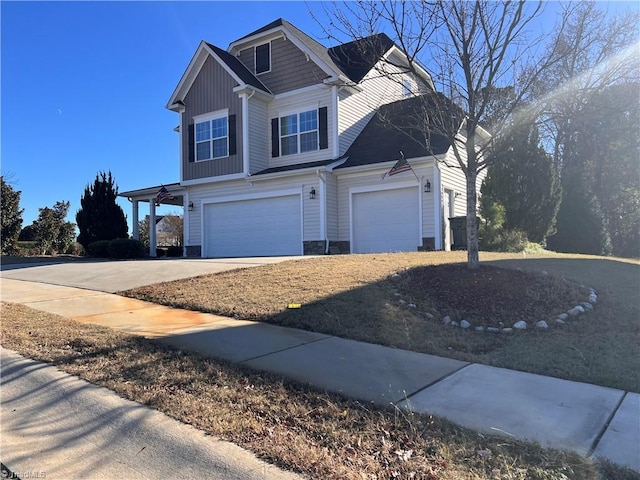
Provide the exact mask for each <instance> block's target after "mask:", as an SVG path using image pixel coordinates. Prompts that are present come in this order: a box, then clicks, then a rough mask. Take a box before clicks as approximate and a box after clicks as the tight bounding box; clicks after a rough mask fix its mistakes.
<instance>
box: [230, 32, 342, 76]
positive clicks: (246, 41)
mask: <svg viewBox="0 0 640 480" xmlns="http://www.w3.org/2000/svg"><path fill="white" fill-rule="evenodd" d="M276 32H282V35H283V36H284V38H285V40H289V41H290V42H291V43H293V44H294V45H295V46H296V47H298V49H299V50H300V51H302V53H306V54H307V55H309V58H311V59H312V60H313V63H315V64H316V65H318V67H320V68H321V69H322V70H323V71H324V72H325V73H326V74H327V75H330V76H337V75H340V74H341V72H340V71H338V70H336V69H333V68H332V67H330V66H329V65H327V63H325V62H324V61H322V60H321V59H320V57H318V55H316V53H315V52H314V51H313V50H311V49H309V48H307V46H306V45H305V43H304V42H302V41H301V40H300V39H299V38H298V37H297V36H296V35H295V34H294V33H293V32H292V31H290V30H289V29H288V28H287V27H286V26H284V25H278V26H277V27H274V28H273V29H271V30H267V31H266V32H260V33H257V34H255V35H253V36H251V37H247V38H243V39H240V40H236V41H235V42H232V43H231V44H230V45H229V49H228V51H229V52H231V53H234V54H235V53H236V52H241V51H243V50H246V49H247V48H250V47H251V44H252V43H254V42H262V43H264V39H265V38H269V39H270V41H273V40H276V39H277V38H278V37H276V38H273V37H272V35H273V34H274V33H276ZM241 45H243V46H244V45H246V46H244V47H243V48H240V46H241Z"/></svg>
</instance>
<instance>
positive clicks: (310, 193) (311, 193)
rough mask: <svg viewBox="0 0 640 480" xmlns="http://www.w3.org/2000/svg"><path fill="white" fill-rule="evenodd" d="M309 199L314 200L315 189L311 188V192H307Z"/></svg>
mask: <svg viewBox="0 0 640 480" xmlns="http://www.w3.org/2000/svg"><path fill="white" fill-rule="evenodd" d="M309 198H310V199H311V200H313V199H314V198H316V189H315V187H311V190H310V191H309Z"/></svg>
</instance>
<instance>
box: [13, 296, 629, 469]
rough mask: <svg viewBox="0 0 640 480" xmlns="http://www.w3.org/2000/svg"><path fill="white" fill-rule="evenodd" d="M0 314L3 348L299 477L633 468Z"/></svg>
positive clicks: (33, 316) (92, 332)
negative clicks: (166, 416)
mask: <svg viewBox="0 0 640 480" xmlns="http://www.w3.org/2000/svg"><path fill="white" fill-rule="evenodd" d="M1 313H2V329H1V332H0V333H1V337H0V342H1V343H2V345H3V346H4V347H6V348H10V349H12V350H15V351H17V352H19V353H22V354H23V355H26V356H28V357H30V358H33V359H36V360H40V361H44V362H50V363H52V364H53V365H55V366H56V367H57V368H59V369H61V370H63V371H65V372H68V373H70V374H72V375H77V376H79V377H81V378H83V379H85V380H88V381H90V382H92V383H95V384H98V385H102V386H105V387H107V388H110V389H112V390H113V391H115V392H117V393H118V394H119V395H121V396H123V397H125V398H128V399H130V400H133V401H136V402H140V403H143V404H146V405H149V406H150V407H152V408H155V409H157V410H159V411H161V412H164V413H166V414H167V415H170V416H172V417H174V418H176V419H178V420H180V421H182V422H185V423H189V424H191V425H193V426H194V427H196V428H198V429H200V430H202V431H204V432H206V433H207V434H209V435H212V436H214V437H216V438H221V439H224V440H228V441H231V442H234V443H236V444H238V445H240V446H242V447H244V448H247V449H249V450H251V451H253V452H254V453H255V454H257V455H258V456H259V457H261V458H263V459H265V460H267V461H269V462H271V463H274V464H276V465H279V466H280V467H283V468H285V469H288V470H292V471H295V472H299V473H302V474H303V475H305V476H306V477H307V478H313V479H316V478H322V479H341V480H342V479H374V478H375V479H379V480H383V479H409V478H414V479H423V480H436V479H441V480H458V479H463V478H464V479H469V480H480V479H497V478H499V479H504V480H524V479H527V480H567V479H569V478H571V479H584V480H595V479H611V480H613V479H615V480H632V479H637V478H638V476H637V474H636V473H635V472H632V471H630V470H627V469H623V468H620V467H617V466H615V465H612V464H610V463H607V462H601V461H595V460H591V459H586V458H584V457H581V456H579V455H578V454H575V453H571V452H561V451H558V450H551V449H542V448H540V447H538V446H536V445H532V444H529V443H525V442H520V441H517V440H514V439H511V438H498V437H491V436H487V435H483V434H479V433H476V432H472V431H469V430H466V429H464V428H460V427H457V426H455V425H453V424H451V423H449V422H447V421H444V420H441V419H438V418H433V417H431V416H427V415H419V414H412V413H407V412H402V411H400V410H394V409H393V408H381V407H377V406H375V405H369V404H366V405H365V404H362V403H361V402H358V401H356V400H349V399H345V398H342V397H340V396H337V395H333V394H328V393H324V392H320V391H318V390H314V389H312V388H310V387H307V386H303V385H300V384H296V383H293V382H289V381H287V380H285V379H282V378H280V377H278V376H275V375H270V374H267V373H264V372H255V371H252V370H249V369H248V368H242V367H239V366H236V365H231V364H229V363H226V362H218V361H214V360H211V359H206V358H202V357H199V356H197V355H195V354H186V353H184V352H180V351H178V350H175V349H171V348H169V347H166V346H163V345H161V344H159V343H156V342H154V341H153V340H149V339H146V338H143V337H135V336H131V335H127V334H125V333H123V332H119V331H116V330H112V329H109V328H106V327H100V326H96V325H89V324H83V323H79V322H74V321H72V320H68V319H65V318H62V317H58V316H56V315H51V314H48V313H44V312H40V311H36V310H32V309H29V308H28V307H25V306H22V305H15V304H3V305H2V312H1Z"/></svg>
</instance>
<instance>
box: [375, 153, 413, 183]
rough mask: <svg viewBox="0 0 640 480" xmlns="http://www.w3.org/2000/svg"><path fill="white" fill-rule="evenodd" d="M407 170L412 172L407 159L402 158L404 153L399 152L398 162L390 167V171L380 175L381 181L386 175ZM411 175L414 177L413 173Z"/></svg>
mask: <svg viewBox="0 0 640 480" xmlns="http://www.w3.org/2000/svg"><path fill="white" fill-rule="evenodd" d="M409 170H411V171H412V172H413V168H411V165H409V162H407V159H406V158H404V153H402V151H400V160H398V161H397V162H396V164H395V165H394V166H393V167H391V170H389V171H388V172H384V173H383V174H382V180H384V177H386V176H387V175H389V176H391V175H395V174H397V173H402V172H408V171H409ZM413 174H414V175H415V172H413Z"/></svg>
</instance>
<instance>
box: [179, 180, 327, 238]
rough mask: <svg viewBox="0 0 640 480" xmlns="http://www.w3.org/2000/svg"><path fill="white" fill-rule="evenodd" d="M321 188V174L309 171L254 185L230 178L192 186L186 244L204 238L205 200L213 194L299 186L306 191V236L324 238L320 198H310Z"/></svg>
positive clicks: (271, 190)
mask: <svg viewBox="0 0 640 480" xmlns="http://www.w3.org/2000/svg"><path fill="white" fill-rule="evenodd" d="M312 187H313V188H315V189H316V191H318V177H317V175H315V174H309V175H305V176H302V177H296V178H295V179H274V180H263V181H259V182H254V183H253V186H252V185H251V184H250V183H248V182H247V181H245V180H230V181H227V182H218V183H211V184H204V185H193V186H190V187H189V201H190V202H193V206H194V208H193V211H191V212H189V238H188V239H186V245H200V242H201V241H202V214H203V211H204V208H203V205H202V201H203V200H206V199H212V198H222V197H235V196H240V195H257V196H260V194H268V193H271V192H274V191H280V190H291V189H296V190H299V191H300V194H301V195H302V212H303V240H310V241H311V240H321V238H320V199H319V198H318V196H316V198H315V199H313V200H312V199H310V198H309V191H310V190H311V188H312Z"/></svg>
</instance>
